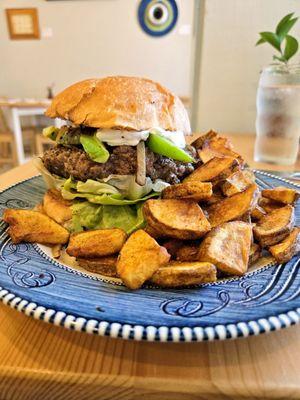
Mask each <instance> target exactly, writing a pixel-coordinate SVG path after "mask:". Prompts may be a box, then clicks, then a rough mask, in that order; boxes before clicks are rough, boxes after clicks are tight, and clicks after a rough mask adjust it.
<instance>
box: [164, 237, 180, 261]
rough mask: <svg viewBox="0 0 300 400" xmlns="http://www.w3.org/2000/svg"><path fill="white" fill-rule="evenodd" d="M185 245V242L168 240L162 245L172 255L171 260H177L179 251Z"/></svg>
mask: <svg viewBox="0 0 300 400" xmlns="http://www.w3.org/2000/svg"><path fill="white" fill-rule="evenodd" d="M184 245H185V241H184V240H179V239H168V240H167V241H165V242H164V243H163V244H162V246H164V247H165V248H166V249H167V251H168V253H169V254H170V255H171V258H172V259H174V260H175V259H176V256H177V253H178V250H179V249H180V248H181V247H182V246H184Z"/></svg>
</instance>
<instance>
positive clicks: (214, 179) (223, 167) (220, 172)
mask: <svg viewBox="0 0 300 400" xmlns="http://www.w3.org/2000/svg"><path fill="white" fill-rule="evenodd" d="M239 168H240V165H239V162H238V161H237V160H236V159H235V158H233V157H214V158H212V159H211V160H209V161H208V162H207V163H206V164H203V165H200V167H198V168H197V169H195V171H194V172H192V173H191V174H190V175H188V176H187V177H186V178H185V179H184V180H183V182H184V183H186V182H193V181H196V182H211V183H212V184H213V186H215V185H217V184H219V183H220V182H221V181H224V180H225V179H226V178H227V177H228V176H230V175H231V174H232V173H233V172H235V171H237V170H239Z"/></svg>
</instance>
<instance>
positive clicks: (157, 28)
mask: <svg viewBox="0 0 300 400" xmlns="http://www.w3.org/2000/svg"><path fill="white" fill-rule="evenodd" d="M177 18H178V7H177V4H176V0H142V1H141V2H140V5H139V8H138V20H139V24H140V26H141V28H142V29H143V31H144V32H146V33H147V34H148V35H151V36H164V35H166V34H167V33H169V32H170V31H171V30H172V29H173V28H174V26H175V25H176V22H177Z"/></svg>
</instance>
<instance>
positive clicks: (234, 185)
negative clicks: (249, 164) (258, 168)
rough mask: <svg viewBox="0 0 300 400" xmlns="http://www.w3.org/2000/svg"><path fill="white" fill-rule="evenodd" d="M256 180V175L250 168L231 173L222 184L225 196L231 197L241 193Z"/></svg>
mask: <svg viewBox="0 0 300 400" xmlns="http://www.w3.org/2000/svg"><path fill="white" fill-rule="evenodd" d="M254 182H255V176H254V174H253V172H252V171H250V170H241V171H237V172H234V173H233V174H232V175H230V176H229V177H228V178H227V179H226V180H225V182H224V183H223V184H222V185H221V189H222V192H223V194H224V195H225V196H227V197H230V196H233V195H234V194H236V193H241V192H243V191H244V190H246V189H247V188H248V187H249V186H250V185H252V184H253V183H254Z"/></svg>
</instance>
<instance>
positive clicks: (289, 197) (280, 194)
mask: <svg viewBox="0 0 300 400" xmlns="http://www.w3.org/2000/svg"><path fill="white" fill-rule="evenodd" d="M261 194H262V196H263V197H265V198H267V199H270V200H274V201H278V202H279V203H283V204H294V203H295V201H297V200H298V198H299V196H300V194H299V193H298V192H297V191H296V190H294V189H290V188H287V187H284V186H278V187H276V188H274V189H264V190H263V191H262V192H261Z"/></svg>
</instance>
